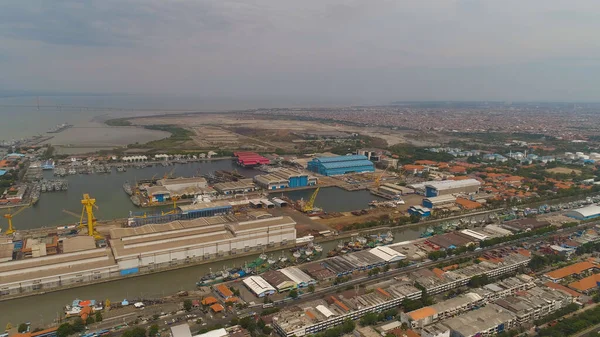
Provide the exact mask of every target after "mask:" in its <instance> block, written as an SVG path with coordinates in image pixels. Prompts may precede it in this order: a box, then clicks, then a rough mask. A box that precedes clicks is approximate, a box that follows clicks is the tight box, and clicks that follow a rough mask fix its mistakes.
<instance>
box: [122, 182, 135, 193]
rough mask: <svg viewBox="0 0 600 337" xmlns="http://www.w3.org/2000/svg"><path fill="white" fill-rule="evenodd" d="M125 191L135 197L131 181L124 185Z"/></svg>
mask: <svg viewBox="0 0 600 337" xmlns="http://www.w3.org/2000/svg"><path fill="white" fill-rule="evenodd" d="M123 190H124V191H125V193H127V194H128V195H133V190H132V189H131V184H129V181H126V182H125V183H124V184H123Z"/></svg>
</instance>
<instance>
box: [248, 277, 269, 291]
mask: <svg viewBox="0 0 600 337" xmlns="http://www.w3.org/2000/svg"><path fill="white" fill-rule="evenodd" d="M243 282H244V284H245V285H246V286H247V287H248V288H250V290H252V291H253V292H254V293H255V294H261V293H264V292H265V291H275V288H273V286H271V285H270V284H269V283H268V282H267V281H265V279H264V278H262V277H260V276H250V277H246V278H245V279H244V281H243Z"/></svg>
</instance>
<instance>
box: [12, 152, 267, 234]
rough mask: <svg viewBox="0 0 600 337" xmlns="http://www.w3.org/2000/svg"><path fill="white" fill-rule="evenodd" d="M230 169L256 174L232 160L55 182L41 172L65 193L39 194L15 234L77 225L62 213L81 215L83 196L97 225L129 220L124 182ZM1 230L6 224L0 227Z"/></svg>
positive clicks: (133, 208)
mask: <svg viewBox="0 0 600 337" xmlns="http://www.w3.org/2000/svg"><path fill="white" fill-rule="evenodd" d="M233 169H236V170H237V171H238V172H239V173H240V174H242V175H244V176H247V177H253V176H254V175H256V174H258V173H260V172H259V171H256V170H254V169H248V168H242V167H239V166H237V165H235V164H234V162H233V161H232V160H214V161H203V162H194V163H188V164H175V165H173V166H166V167H163V166H162V165H158V166H153V167H146V168H141V169H136V168H128V170H127V171H126V172H116V170H115V169H114V168H113V170H112V173H111V174H89V175H88V174H77V175H69V176H66V177H64V178H56V177H54V176H53V175H52V171H44V178H45V179H66V180H67V181H68V182H69V190H68V191H60V192H46V193H42V194H41V195H40V200H39V201H38V203H37V204H36V205H35V206H32V207H30V208H28V209H26V210H24V211H23V212H22V213H20V214H19V215H18V216H16V217H15V218H14V220H13V223H14V226H15V227H16V228H17V230H18V229H32V228H40V227H53V226H57V225H60V224H68V223H74V222H77V221H78V219H77V218H75V217H74V216H72V215H69V214H67V213H65V212H63V211H62V210H63V209H66V210H69V211H71V212H74V213H77V214H79V213H81V208H82V205H81V198H82V195H83V194H84V193H88V194H89V195H90V196H91V197H92V198H96V204H97V205H98V209H97V210H96V211H95V212H94V214H95V215H96V217H97V218H98V219H99V220H100V221H102V220H109V219H114V218H126V217H128V216H129V211H136V210H140V208H138V207H136V206H135V205H133V203H131V200H129V196H128V195H127V194H126V193H125V191H123V183H124V182H126V181H129V182H131V183H132V184H133V183H134V182H135V181H136V180H141V179H150V178H152V177H153V176H156V177H157V178H159V177H162V176H164V175H165V174H169V173H170V172H171V171H172V170H173V176H174V177H192V176H199V175H201V174H205V173H209V172H213V171H216V170H233ZM5 226H6V224H5V223H3V224H2V227H5Z"/></svg>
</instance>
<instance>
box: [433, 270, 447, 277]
mask: <svg viewBox="0 0 600 337" xmlns="http://www.w3.org/2000/svg"><path fill="white" fill-rule="evenodd" d="M431 271H432V272H433V273H434V274H435V276H437V277H439V278H441V277H442V275H444V271H443V270H441V269H440V268H433V269H432V270H431Z"/></svg>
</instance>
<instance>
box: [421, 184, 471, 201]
mask: <svg viewBox="0 0 600 337" xmlns="http://www.w3.org/2000/svg"><path fill="white" fill-rule="evenodd" d="M480 186H481V183H480V182H479V180H476V179H465V180H442V181H430V182H427V183H425V196H426V197H428V198H430V197H437V196H440V195H448V194H456V193H477V192H478V191H479V187H480Z"/></svg>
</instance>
